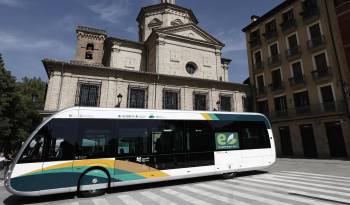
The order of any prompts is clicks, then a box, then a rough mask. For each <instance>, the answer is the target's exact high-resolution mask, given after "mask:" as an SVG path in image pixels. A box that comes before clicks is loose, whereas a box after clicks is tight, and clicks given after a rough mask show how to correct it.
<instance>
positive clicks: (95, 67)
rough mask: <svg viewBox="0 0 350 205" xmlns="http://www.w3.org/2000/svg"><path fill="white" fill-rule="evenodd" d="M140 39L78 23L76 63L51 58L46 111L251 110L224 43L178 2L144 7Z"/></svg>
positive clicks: (163, 0) (165, 1)
mask: <svg viewBox="0 0 350 205" xmlns="http://www.w3.org/2000/svg"><path fill="white" fill-rule="evenodd" d="M137 22H138V25H139V26H138V27H139V40H138V41H132V40H126V39H121V38H117V37H110V36H108V34H107V32H106V31H104V30H100V29H95V28H89V27H83V26H78V27H77V29H76V36H77V46H76V55H75V58H74V60H71V61H69V62H66V61H59V60H52V59H44V60H43V64H44V67H45V70H46V72H47V75H48V78H49V81H48V88H47V94H46V102H45V108H44V111H45V112H46V113H48V114H50V113H52V112H55V111H58V110H61V109H64V108H68V107H72V106H92V107H121V108H145V109H179V110H219V111H237V112H242V111H245V104H246V97H247V93H248V91H249V87H248V86H247V85H242V84H236V83H231V82H229V77H228V72H229V64H230V62H231V60H230V59H226V58H222V57H221V54H222V52H221V51H222V49H223V47H224V44H223V43H222V42H220V41H219V40H218V39H216V38H215V37H213V36H212V35H210V34H209V33H207V32H206V31H204V30H203V29H201V28H200V27H199V26H198V20H197V18H196V17H195V15H194V13H193V12H192V11H191V10H190V9H187V8H183V7H181V6H178V5H176V4H175V0H161V3H159V4H156V5H151V6H147V7H144V8H142V9H141V11H140V13H139V15H138V17H137Z"/></svg>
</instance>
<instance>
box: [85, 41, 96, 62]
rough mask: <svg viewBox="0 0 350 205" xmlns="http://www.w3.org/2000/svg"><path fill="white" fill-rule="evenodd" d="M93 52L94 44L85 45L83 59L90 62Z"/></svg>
mask: <svg viewBox="0 0 350 205" xmlns="http://www.w3.org/2000/svg"><path fill="white" fill-rule="evenodd" d="M93 51H94V44H92V43H88V44H87V45H86V52H85V59H87V60H92V59H93V54H92V53H93Z"/></svg>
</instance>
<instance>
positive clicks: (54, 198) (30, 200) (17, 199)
mask: <svg viewBox="0 0 350 205" xmlns="http://www.w3.org/2000/svg"><path fill="white" fill-rule="evenodd" d="M265 173H267V172H265V171H249V172H241V173H239V174H238V175H237V177H243V176H251V175H259V174H265ZM221 179H222V177H221V176H220V175H215V176H207V177H198V178H190V179H180V180H173V181H165V182H155V183H149V184H141V185H131V186H122V187H115V188H111V190H109V192H108V193H109V194H116V193H122V192H129V191H137V190H143V189H151V188H161V187H169V186H176V185H185V184H194V183H200V182H206V181H208V182H209V181H213V180H221ZM76 196H77V194H76V193H68V194H55V195H48V196H40V197H21V196H15V195H11V196H9V197H7V198H6V199H4V201H3V203H4V204H7V205H17V204H35V203H48V202H58V201H61V200H69V199H75V198H76ZM77 200H78V199H77Z"/></svg>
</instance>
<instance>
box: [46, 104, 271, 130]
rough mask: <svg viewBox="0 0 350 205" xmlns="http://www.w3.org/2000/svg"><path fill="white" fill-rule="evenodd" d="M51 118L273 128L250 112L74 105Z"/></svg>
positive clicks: (259, 115) (258, 114)
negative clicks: (234, 123) (246, 123)
mask: <svg viewBox="0 0 350 205" xmlns="http://www.w3.org/2000/svg"><path fill="white" fill-rule="evenodd" d="M50 118H83V119H84V118H85V119H90V118H93V119H154V120H161V119H164V120H233V121H260V122H261V121H263V122H265V124H266V126H267V128H268V129H270V128H271V125H270V123H269V121H268V120H267V118H266V117H265V116H264V115H262V114H260V113H250V112H217V111H183V110H149V109H125V108H97V107H72V108H67V109H64V110H61V111H59V112H57V113H55V114H54V115H52V116H51V117H50Z"/></svg>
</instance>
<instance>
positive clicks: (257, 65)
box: [253, 62, 264, 72]
mask: <svg viewBox="0 0 350 205" xmlns="http://www.w3.org/2000/svg"><path fill="white" fill-rule="evenodd" d="M253 66H254V70H255V71H256V72H260V71H262V70H264V62H256V63H255V64H254V65H253Z"/></svg>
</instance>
